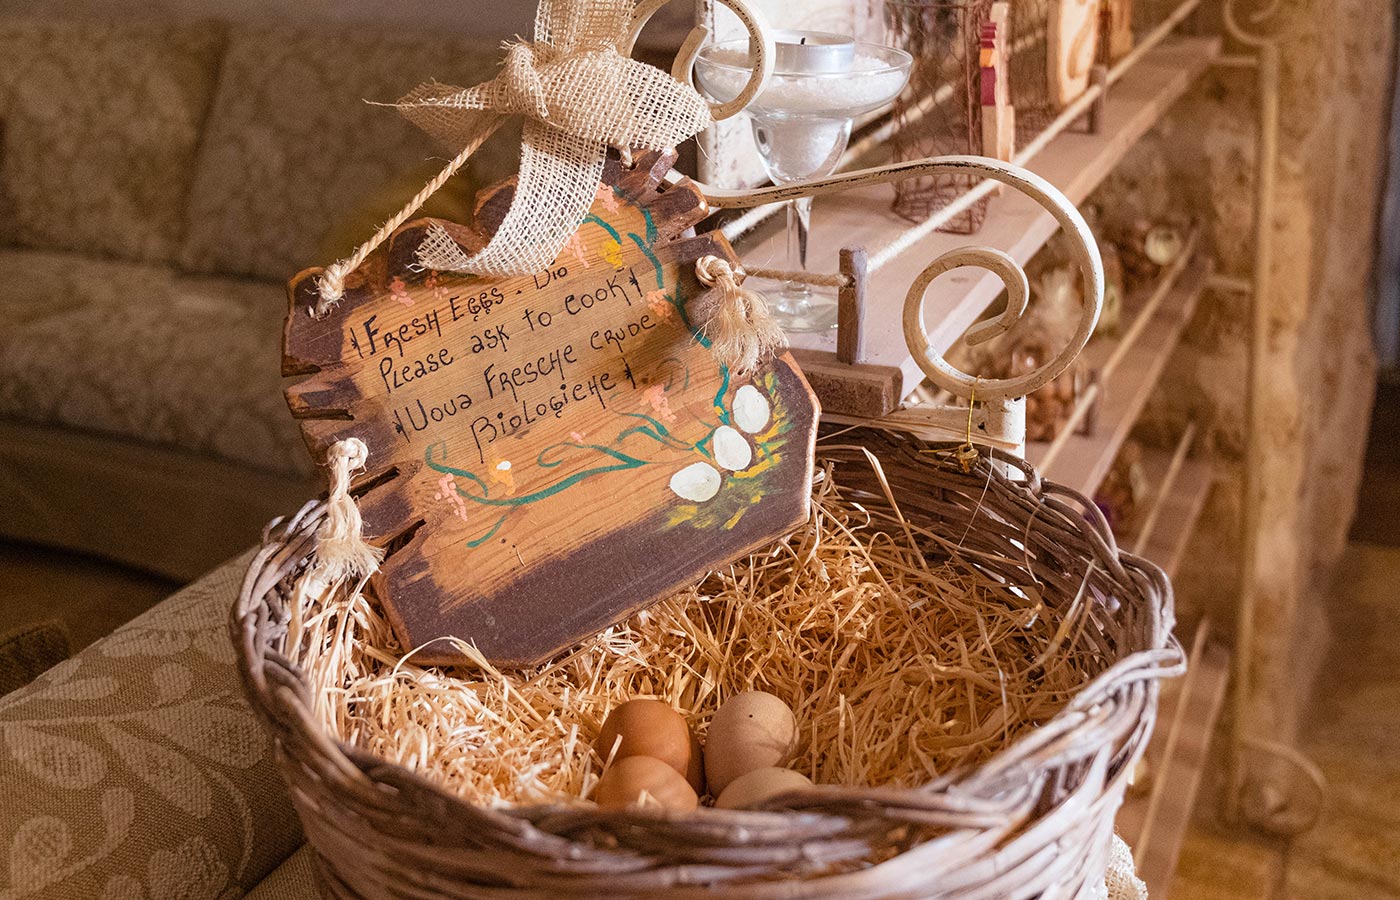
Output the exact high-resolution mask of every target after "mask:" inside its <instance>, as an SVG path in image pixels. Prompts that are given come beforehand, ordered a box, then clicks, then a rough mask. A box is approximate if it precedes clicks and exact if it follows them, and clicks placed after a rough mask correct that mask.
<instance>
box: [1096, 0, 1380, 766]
mask: <svg viewBox="0 0 1400 900" xmlns="http://www.w3.org/2000/svg"><path fill="white" fill-rule="evenodd" d="M1208 2H1209V0H1208ZM1206 12H1207V13H1208V14H1209V16H1214V17H1216V18H1217V19H1218V16H1219V9H1218V7H1217V8H1215V9H1208V10H1206ZM1394 14H1395V11H1394V8H1393V7H1392V6H1391V5H1390V4H1387V3H1384V2H1377V0H1371V2H1368V0H1334V2H1322V0H1281V2H1280V5H1279V9H1278V14H1277V16H1276V17H1275V18H1274V19H1273V23H1274V25H1273V30H1274V33H1276V34H1277V35H1278V37H1279V39H1280V41H1281V47H1282V51H1283V52H1282V62H1283V66H1282V77H1281V79H1280V82H1281V83H1280V88H1281V92H1280V112H1281V124H1280V132H1279V163H1278V166H1277V169H1276V174H1275V177H1276V184H1275V194H1274V196H1275V205H1274V211H1273V216H1272V221H1271V222H1270V223H1269V228H1270V232H1271V237H1272V240H1273V247H1274V251H1273V262H1272V266H1271V273H1270V278H1269V279H1268V282H1267V283H1268V287H1267V290H1266V293H1265V294H1264V295H1262V296H1261V297H1260V301H1261V302H1262V303H1264V304H1265V305H1266V307H1267V309H1268V328H1267V335H1268V340H1267V347H1266V351H1265V353H1264V356H1263V358H1262V359H1261V361H1260V365H1261V366H1262V368H1263V371H1264V372H1265V373H1266V379H1265V380H1266V385H1267V386H1266V389H1265V391H1264V393H1263V394H1262V397H1261V403H1262V409H1261V415H1260V421H1262V422H1263V423H1264V427H1263V429H1262V432H1261V433H1262V450H1263V458H1264V459H1265V464H1264V466H1263V467H1262V468H1261V472H1262V476H1263V477H1262V503H1261V515H1260V518H1259V521H1260V528H1259V531H1258V535H1259V543H1258V555H1257V560H1258V564H1257V568H1256V572H1257V577H1258V586H1259V594H1258V603H1257V606H1256V609H1257V615H1256V616H1255V624H1254V630H1253V631H1254V633H1253V640H1252V642H1251V649H1250V652H1249V657H1248V658H1249V667H1248V671H1249V679H1248V693H1249V701H1248V703H1247V704H1246V707H1245V709H1246V726H1247V728H1248V732H1249V733H1250V734H1254V735H1263V736H1267V737H1269V738H1273V739H1283V740H1290V739H1291V738H1292V737H1294V736H1295V735H1296V733H1297V730H1298V724H1299V716H1300V713H1301V711H1302V709H1303V708H1304V706H1305V704H1306V700H1307V694H1308V691H1309V689H1310V686H1311V683H1312V679H1313V676H1314V675H1315V674H1316V673H1315V669H1316V666H1317V665H1318V664H1319V662H1318V661H1319V660H1320V659H1321V654H1322V652H1323V650H1324V649H1325V644H1326V639H1327V635H1326V627H1325V616H1324V610H1323V600H1324V596H1325V592H1326V589H1327V587H1328V585H1329V583H1330V580H1331V579H1332V577H1333V570H1334V567H1335V565H1336V563H1337V561H1338V559H1339V558H1340V555H1341V551H1342V549H1343V547H1344V545H1345V542H1346V535H1347V530H1348V528H1349V526H1350V522H1351V517H1352V515H1353V512H1354V510H1355V497H1356V491H1357V488H1358V484H1359V480H1360V474H1361V459H1362V452H1363V449H1364V444H1365V438H1366V429H1367V423H1368V419H1369V414H1370V407H1371V401H1372V395H1373V391H1374V383H1375V363H1374V357H1373V354H1372V349H1371V336H1370V327H1369V321H1370V310H1371V269H1372V260H1373V256H1374V252H1375V235H1376V227H1377V225H1376V222H1377V212H1378V208H1379V198H1380V196H1381V192H1382V190H1383V187H1384V172H1383V165H1384V159H1385V154H1384V140H1385V135H1386V129H1387V124H1388V117H1389V106H1390V90H1391V67H1392V65H1393V63H1392V55H1391V50H1392V34H1393V16H1394ZM1246 49H1247V48H1244V47H1240V46H1234V45H1231V46H1228V47H1227V50H1228V52H1231V53H1240V52H1245V51H1246ZM1257 104H1258V93H1257V86H1256V76H1255V72H1254V71H1253V70H1251V69H1247V68H1239V67H1220V68H1217V69H1215V70H1213V71H1212V72H1211V73H1210V74H1209V75H1207V76H1206V77H1205V78H1204V79H1202V81H1201V82H1200V83H1199V84H1198V85H1197V86H1196V88H1195V89H1194V90H1193V92H1192V93H1191V94H1190V95H1188V96H1187V97H1186V98H1185V99H1184V100H1183V101H1182V102H1181V104H1180V105H1179V106H1178V107H1177V108H1176V109H1175V110H1174V111H1173V113H1172V115H1171V116H1170V117H1169V119H1168V120H1167V121H1166V122H1164V123H1163V125H1162V127H1161V128H1159V129H1158V131H1157V132H1156V133H1155V134H1154V135H1153V136H1152V137H1151V138H1150V139H1149V140H1148V141H1146V142H1145V143H1144V144H1143V145H1142V146H1141V147H1139V148H1138V149H1137V150H1136V151H1134V154H1133V156H1132V157H1131V158H1130V159H1129V161H1128V162H1127V164H1126V165H1125V167H1124V169H1123V170H1122V172H1121V173H1120V174H1119V175H1117V176H1115V178H1114V179H1113V180H1112V181H1111V183H1110V184H1109V185H1107V186H1106V188H1105V190H1104V192H1103V195H1102V200H1103V202H1105V203H1107V204H1111V203H1113V202H1114V198H1115V195H1116V196H1118V197H1130V196H1134V195H1136V194H1139V193H1141V192H1143V191H1146V192H1149V193H1150V192H1151V191H1152V190H1159V189H1160V182H1161V180H1162V179H1163V178H1166V179H1169V184H1170V186H1171V189H1172V191H1174V192H1175V193H1176V194H1177V195H1178V196H1180V197H1182V198H1184V201H1185V202H1186V203H1188V204H1189V205H1190V206H1191V207H1193V208H1194V209H1195V210H1196V212H1197V214H1198V215H1199V216H1200V217H1201V219H1202V221H1203V224H1204V226H1205V228H1206V229H1207V232H1208V234H1209V235H1210V238H1211V242H1212V246H1213V248H1214V255H1215V259H1216V263H1217V270H1218V272H1219V273H1220V274H1222V275H1224V276H1227V277H1232V278H1237V279H1244V278H1248V277H1249V275H1250V273H1251V271H1252V266H1253V259H1254V257H1253V241H1252V237H1253V232H1252V222H1253V210H1252V204H1253V197H1254V185H1255V178H1256V173H1255V171H1254V165H1253V162H1254V153H1255V140H1256V132H1255V122H1256V119H1257V110H1258V105H1257ZM1249 322H1250V298H1249V295H1248V294H1247V293H1244V292H1240V291H1236V290H1230V289H1221V290H1215V291H1212V292H1210V293H1208V294H1207V295H1206V297H1205V298H1204V299H1203V301H1202V303H1201V305H1200V308H1199V309H1198V311H1197V313H1196V316H1195V319H1194V321H1193V322H1192V323H1191V325H1190V327H1189V330H1188V332H1187V335H1186V338H1185V340H1184V342H1183V347H1182V349H1181V350H1180V351H1179V352H1178V353H1177V354H1176V356H1175V358H1174V359H1173V361H1172V364H1171V366H1170V368H1169V370H1168V373H1167V375H1166V379H1165V383H1166V384H1168V385H1170V386H1171V387H1170V390H1164V391H1161V392H1160V396H1158V397H1157V398H1154V401H1153V403H1152V405H1151V408H1150V410H1149V413H1148V416H1147V418H1148V419H1149V420H1155V421H1156V422H1158V423H1162V422H1166V423H1169V424H1170V425H1174V426H1176V427H1177V428H1179V427H1180V426H1181V425H1183V424H1184V423H1185V421H1187V420H1192V421H1195V422H1197V423H1198V424H1199V425H1200V426H1201V434H1202V440H1203V443H1204V445H1205V448H1206V449H1207V450H1208V451H1209V452H1210V453H1211V454H1212V455H1213V456H1214V457H1215V458H1216V459H1217V460H1218V461H1219V473H1220V481H1219V484H1218V485H1217V487H1216V489H1215V491H1214V492H1213V495H1212V497H1211V500H1210V503H1209V506H1208V508H1207V511H1206V515H1205V516H1204V519H1203V522H1202V525H1201V528H1200V530H1199V532H1198V534H1197V537H1196V538H1195V540H1194V541H1193V546H1192V549H1191V553H1190V557H1189V562H1188V564H1187V565H1186V566H1185V567H1184V571H1183V572H1182V573H1181V575H1180V576H1179V579H1178V592H1179V596H1180V604H1181V606H1182V607H1183V610H1184V611H1186V612H1187V613H1192V612H1200V613H1205V614H1208V615H1209V616H1210V617H1211V619H1212V621H1213V623H1214V625H1215V626H1216V628H1217V632H1216V633H1217V634H1221V635H1223V636H1224V637H1226V638H1227V639H1231V640H1238V638H1239V637H1240V636H1239V635H1238V634H1236V633H1235V632H1236V625H1237V610H1238V607H1239V596H1240V594H1239V587H1238V585H1239V584H1240V572H1241V570H1240V560H1241V558H1242V555H1243V553H1242V550H1243V548H1242V546H1241V540H1240V535H1241V530H1242V529H1241V515H1242V509H1243V506H1242V494H1243V481H1244V478H1243V474H1244V458H1245V449H1246V440H1247V425H1246V421H1245V417H1246V409H1245V402H1244V391H1243V386H1244V384H1245V382H1246V359H1247V352H1248V339H1249ZM1183 387H1188V388H1189V389H1185V390H1183V389H1182V388H1183ZM1341 574H1342V575H1343V577H1344V573H1341Z"/></svg>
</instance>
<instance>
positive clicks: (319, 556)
mask: <svg viewBox="0 0 1400 900" xmlns="http://www.w3.org/2000/svg"><path fill="white" fill-rule="evenodd" d="M368 461H369V448H368V447H366V446H365V442H364V441H362V440H360V439H359V438H346V439H345V440H343V441H337V442H336V443H334V444H332V445H331V448H330V450H328V451H327V452H326V466H327V467H328V468H329V469H330V494H329V496H328V497H327V498H326V520H325V521H324V522H322V523H321V527H320V529H319V530H318V531H317V532H316V538H317V545H316V569H317V571H318V573H320V574H321V575H322V576H323V577H324V578H326V579H327V580H328V581H331V582H335V581H339V580H341V579H344V578H367V577H369V576H370V575H373V574H374V573H375V572H376V571H378V570H379V562H380V560H382V559H383V558H384V551H383V550H381V549H380V548H378V547H373V546H370V545H369V544H367V543H366V542H365V539H364V521H363V520H362V519H361V518H360V508H359V507H358V506H356V505H355V498H354V497H352V496H350V476H351V475H352V474H353V473H355V472H358V471H360V470H361V469H363V468H364V467H365V463H367V462H368Z"/></svg>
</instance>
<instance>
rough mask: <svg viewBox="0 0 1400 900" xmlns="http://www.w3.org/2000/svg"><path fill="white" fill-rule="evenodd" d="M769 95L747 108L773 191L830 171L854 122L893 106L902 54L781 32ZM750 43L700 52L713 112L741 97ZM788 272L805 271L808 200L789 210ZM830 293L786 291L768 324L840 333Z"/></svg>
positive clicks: (774, 302) (774, 303)
mask: <svg viewBox="0 0 1400 900" xmlns="http://www.w3.org/2000/svg"><path fill="white" fill-rule="evenodd" d="M776 48H777V51H776V58H775V60H774V67H773V76H772V78H771V79H770V80H769V82H768V86H767V87H766V88H765V89H764V90H763V92H762V93H761V94H759V95H758V96H757V97H755V98H754V100H753V101H752V102H751V103H750V104H749V105H748V107H746V109H745V112H747V113H748V116H749V120H750V123H751V125H752V127H753V136H754V142H755V143H756V144H757V145H758V152H759V156H760V157H761V158H762V159H763V165H764V168H765V169H766V170H767V172H768V176H769V177H770V178H771V179H772V180H773V183H774V184H797V183H800V182H804V181H809V180H811V179H814V178H822V177H824V176H826V175H830V174H831V173H832V172H833V171H835V170H836V166H837V164H838V163H840V161H841V155H842V154H843V153H845V151H846V144H847V142H848V141H849V140H850V137H851V125H852V123H853V122H854V121H855V119H856V117H858V116H860V115H863V114H865V113H868V112H872V111H874V110H876V109H879V108H880V107H882V106H884V105H885V104H887V103H889V102H891V101H892V100H894V98H895V97H896V96H898V94H899V92H900V91H901V90H903V89H904V84H905V82H906V81H908V79H909V66H910V63H911V62H912V61H913V60H912V57H910V55H909V54H908V53H905V52H904V51H903V50H896V49H895V48H893V47H885V46H882V45H880V44H869V43H861V42H857V41H854V40H852V39H850V38H847V37H843V36H841V35H832V34H826V33H824V32H798V31H781V32H778V33H777V35H776ZM751 71H752V67H751V66H750V64H749V47H748V40H747V39H740V40H737V41H725V42H722V43H718V44H711V45H710V46H708V47H706V48H704V49H703V50H701V51H700V55H699V57H698V58H697V59H696V62H695V73H696V76H697V83H698V84H699V86H700V88H701V89H702V90H704V91H705V93H707V94H709V95H710V96H711V97H712V98H713V99H714V100H716V101H718V102H721V103H723V102H726V101H729V100H732V99H734V97H736V96H738V94H739V92H740V91H741V90H742V89H743V87H744V85H745V84H746V83H747V82H748V80H749V75H750V73H751ZM787 213H788V230H787V238H788V245H787V254H788V267H789V268H790V269H795V270H799V271H805V270H806V268H807V234H808V230H809V227H810V223H811V215H812V198H810V197H805V198H801V199H798V200H793V201H790V202H789V204H788V211H787ZM836 305H837V304H836V295H835V292H834V290H831V289H826V290H823V289H820V288H814V287H813V286H811V285H809V284H806V283H804V282H800V281H789V282H787V283H786V284H784V285H782V287H781V288H780V289H779V290H778V291H777V292H776V294H775V295H774V296H773V297H772V298H771V301H770V309H771V310H772V312H773V315H774V318H775V319H776V320H777V321H778V323H779V324H780V325H782V327H783V328H784V329H785V330H787V331H789V332H813V331H825V330H827V329H829V328H833V327H835V325H836Z"/></svg>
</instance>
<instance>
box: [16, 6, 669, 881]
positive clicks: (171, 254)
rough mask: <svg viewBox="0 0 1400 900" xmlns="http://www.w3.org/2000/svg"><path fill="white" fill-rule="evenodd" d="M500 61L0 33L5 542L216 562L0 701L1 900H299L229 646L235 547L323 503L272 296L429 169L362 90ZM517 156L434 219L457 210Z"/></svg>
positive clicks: (486, 52)
mask: <svg viewBox="0 0 1400 900" xmlns="http://www.w3.org/2000/svg"><path fill="white" fill-rule="evenodd" d="M45 12H46V14H48V13H49V12H51V11H49V10H46V11H45ZM664 53H665V51H664V50H662V51H660V53H659V55H664ZM499 54H500V50H499V46H498V43H497V41H496V39H495V38H486V39H480V40H472V39H467V38H460V37H450V36H441V35H422V34H410V33H400V32H389V31H385V30H383V29H379V28H374V27H367V26H361V27H358V28H355V29H344V28H331V27H326V26H318V27H316V28H314V29H302V28H292V27H282V26H267V25H258V26H243V25H240V26H228V25H220V24H215V23H202V24H194V25H187V24H181V25H142V24H123V23H112V22H81V21H75V22H60V21H53V20H51V19H45V20H42V21H39V20H3V19H0V128H3V132H0V134H3V140H0V538H8V539H18V540H24V541H34V542H40V543H45V544H52V545H57V546H61V547H69V548H73V549H77V550H81V551H85V552H91V553H96V554H100V555H102V556H106V557H108V558H111V559H115V560H118V561H121V562H125V563H128V564H132V565H135V566H139V567H141V568H144V569H148V570H150V571H153V572H158V573H162V574H165V575H169V576H172V577H174V578H178V579H182V580H187V579H189V578H193V577H195V576H197V575H199V574H200V573H207V574H204V576H203V577H201V578H199V579H198V580H197V581H195V582H194V583H193V584H191V585H190V586H189V587H187V588H185V589H184V590H182V591H180V592H179V593H177V594H176V595H175V596H173V597H171V598H169V599H167V600H165V601H164V602H162V603H160V604H158V605H157V606H155V607H154V608H153V609H151V610H150V611H149V612H147V613H146V614H144V615H143V616H141V617H139V618H137V619H136V620H134V621H132V622H130V623H128V624H127V625H125V626H123V627H122V628H120V629H118V630H117V631H116V632H114V633H113V634H111V635H109V636H108V637H106V638H104V639H102V640H99V641H98V642H96V643H95V644H93V645H91V646H89V647H87V648H86V649H85V650H83V651H82V652H81V653H79V654H78V655H77V656H76V657H73V658H71V659H68V660H67V661H65V662H62V663H60V664H59V665H57V666H56V667H54V668H52V669H50V670H49V671H47V672H45V673H44V674H42V675H40V676H39V677H38V678H37V679H36V680H34V681H33V682H32V683H30V684H28V686H26V687H23V688H20V689H19V690H16V691H14V692H12V693H10V694H7V695H5V696H3V697H0V798H2V799H3V805H0V898H3V900H177V898H178V900H233V898H237V897H241V896H245V895H246V896H248V897H251V898H255V900H301V898H312V897H315V896H317V891H316V887H315V882H314V879H313V859H312V855H311V853H310V852H309V851H308V850H307V849H306V848H305V847H304V845H303V839H302V834H301V828H300V825H299V823H298V821H297V819H296V816H295V814H294V813H293V811H292V808H291V804H290V801H289V799H288V797H287V789H286V786H285V784H284V783H283V781H282V779H281V777H280V775H279V774H278V772H277V770H276V767H275V765H274V762H273V751H272V747H271V745H270V744H269V742H268V740H267V738H266V736H265V735H264V734H263V732H262V730H261V728H260V727H259V726H258V723H257V722H256V721H255V720H254V718H253V715H252V713H251V711H250V710H249V709H248V707H247V705H246V703H245V702H244V700H243V695H242V690H241V687H240V685H239V683H238V675H237V670H236V667H235V665H234V658H233V651H232V648H231V645H230V643H229V638H228V630H227V620H228V614H229V610H230V608H231V607H232V604H233V602H234V598H235V595H236V593H237V589H238V586H239V583H240V581H241V579H242V577H243V572H244V569H245V567H246V565H247V561H248V556H247V554H246V552H245V551H246V550H247V548H249V547H251V546H252V545H254V544H255V543H256V542H257V541H258V537H259V534H260V533H261V530H262V528H263V526H264V525H265V524H266V523H267V522H268V521H269V520H270V519H271V518H273V517H274V516H276V515H280V514H283V513H286V512H290V511H292V510H294V509H296V508H297V507H298V506H299V505H300V504H301V503H302V502H304V501H305V500H306V499H307V498H308V497H310V496H312V495H314V494H315V493H316V492H317V491H319V490H320V479H319V478H318V477H317V475H316V472H315V466H314V465H313V464H312V461H311V460H310V459H309V458H308V456H307V454H306V451H305V449H304V447H303V446H302V443H301V440H300V437H299V435H298V432H297V429H296V426H295V422H294V421H293V419H292V418H291V416H290V414H289V413H288V411H287V408H286V404H285V402H284V400H283V398H282V394H281V379H280V344H281V328H282V321H283V317H284V314H285V311H286V299H285V288H284V284H285V281H286V280H287V278H289V277H290V276H291V275H293V274H294V273H296V272H297V271H298V270H300V269H302V268H304V267H306V266H310V265H315V264H325V263H327V262H329V261H331V260H333V259H335V258H337V257H338V256H340V255H342V254H344V253H345V252H346V251H348V250H349V249H350V248H351V247H352V246H353V245H354V243H355V242H356V241H357V240H359V239H360V238H361V237H362V236H363V235H364V234H365V233H366V232H367V231H369V230H372V229H373V227H375V226H376V225H377V223H378V222H380V221H382V220H383V219H385V218H387V217H388V216H389V215H390V214H391V212H393V210H394V209H395V208H397V206H398V204H399V203H401V202H402V200H403V198H404V197H406V196H410V195H411V194H413V193H414V192H416V191H417V189H418V187H419V186H420V185H421V183H422V182H423V181H425V180H426V178H427V177H428V176H429V175H430V174H432V173H435V172H436V171H437V169H438V168H439V166H440V165H441V162H440V161H439V160H437V159H434V156H435V154H436V153H437V152H438V151H437V150H436V149H435V148H434V147H432V146H431V145H430V144H429V143H428V142H427V140H426V139H425V138H423V137H421V136H420V135H418V134H416V133H415V132H414V130H413V129H412V128H411V127H409V126H408V125H407V124H405V123H403V122H402V121H401V120H399V118H398V117H397V116H396V115H395V114H394V113H393V112H392V111H391V110H387V109H384V108H381V107H376V106H371V105H369V104H366V103H365V102H364V100H365V99H371V100H392V99H394V98H396V97H398V96H400V95H402V93H404V92H405V91H406V90H407V89H408V88H410V87H412V86H414V85H415V84H417V83H419V82H420V81H422V80H425V79H427V78H430V77H432V78H437V79H439V80H441V81H446V82H457V83H468V84H470V83H476V82H477V81H481V80H484V79H485V78H487V77H490V75H491V74H493V72H494V70H495V67H496V65H497V63H498V59H499ZM514 146H515V143H514V139H513V137H512V135H511V134H510V133H509V131H507V132H506V133H505V134H504V135H503V138H502V140H501V141H500V142H499V143H498V145H497V146H496V147H494V148H492V147H491V146H488V148H486V150H485V151H484V152H483V154H482V156H481V159H479V160H477V161H475V162H474V164H473V166H472V168H471V169H470V171H468V172H466V173H465V174H464V175H459V176H458V177H457V178H455V179H454V184H453V185H452V187H450V188H449V189H448V190H446V191H445V192H444V193H443V195H442V196H440V197H439V198H438V200H437V201H435V206H434V207H432V208H430V209H429V210H428V212H429V213H430V214H435V215H443V216H448V217H453V218H460V217H461V216H464V215H466V214H467V210H468V209H469V206H470V197H471V195H472V193H473V187H474V185H476V184H480V183H483V182H485V181H487V180H495V179H497V178H500V177H503V176H504V175H506V174H508V172H509V169H510V167H511V166H512V165H513V161H514ZM230 557H233V558H232V559H230Z"/></svg>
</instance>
